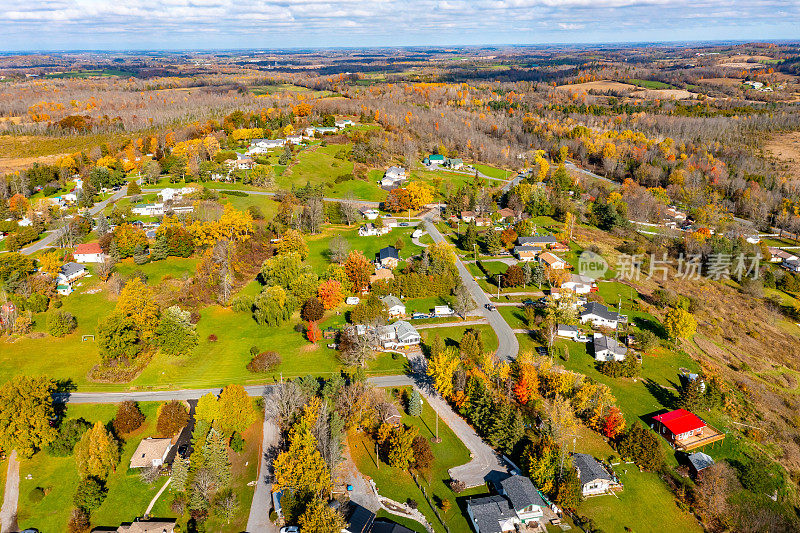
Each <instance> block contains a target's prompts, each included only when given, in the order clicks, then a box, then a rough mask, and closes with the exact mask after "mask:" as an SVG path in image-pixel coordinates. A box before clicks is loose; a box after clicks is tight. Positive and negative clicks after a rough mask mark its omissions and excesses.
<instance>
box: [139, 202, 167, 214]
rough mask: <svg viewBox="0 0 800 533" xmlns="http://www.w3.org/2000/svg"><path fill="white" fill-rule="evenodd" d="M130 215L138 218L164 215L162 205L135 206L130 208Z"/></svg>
mask: <svg viewBox="0 0 800 533" xmlns="http://www.w3.org/2000/svg"><path fill="white" fill-rule="evenodd" d="M131 213H133V214H134V215H140V216H151V217H154V216H160V215H163V214H164V204H163V203H152V204H137V205H135V206H133V208H131Z"/></svg>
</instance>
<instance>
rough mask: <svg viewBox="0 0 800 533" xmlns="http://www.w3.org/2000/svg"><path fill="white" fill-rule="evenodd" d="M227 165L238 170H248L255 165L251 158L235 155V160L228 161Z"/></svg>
mask: <svg viewBox="0 0 800 533" xmlns="http://www.w3.org/2000/svg"><path fill="white" fill-rule="evenodd" d="M227 163H228V164H229V165H232V166H233V167H234V168H237V169H239V170H250V169H252V168H253V165H254V164H255V163H254V161H253V158H252V157H250V156H249V155H244V154H236V160H229V161H227Z"/></svg>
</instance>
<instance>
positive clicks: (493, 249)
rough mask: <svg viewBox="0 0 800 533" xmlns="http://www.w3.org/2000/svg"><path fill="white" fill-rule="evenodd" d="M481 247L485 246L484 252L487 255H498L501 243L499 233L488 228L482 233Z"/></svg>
mask: <svg viewBox="0 0 800 533" xmlns="http://www.w3.org/2000/svg"><path fill="white" fill-rule="evenodd" d="M483 247H484V248H486V252H487V253H488V254H489V255H498V254H499V253H500V252H502V251H503V243H502V242H500V234H499V233H497V232H496V231H494V229H492V228H489V230H488V231H487V232H486V233H484V234H483Z"/></svg>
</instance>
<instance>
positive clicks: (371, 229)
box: [358, 222, 391, 237]
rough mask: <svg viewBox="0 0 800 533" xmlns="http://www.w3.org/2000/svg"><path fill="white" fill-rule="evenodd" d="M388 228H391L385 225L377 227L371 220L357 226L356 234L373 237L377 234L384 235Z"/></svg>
mask: <svg viewBox="0 0 800 533" xmlns="http://www.w3.org/2000/svg"><path fill="white" fill-rule="evenodd" d="M390 229H391V228H388V227H386V226H382V227H380V228H379V227H378V226H376V225H375V224H373V223H372V222H368V223H367V224H364V225H363V226H361V227H360V228H358V235H359V237H375V236H377V235H386V234H387V233H389V230H390Z"/></svg>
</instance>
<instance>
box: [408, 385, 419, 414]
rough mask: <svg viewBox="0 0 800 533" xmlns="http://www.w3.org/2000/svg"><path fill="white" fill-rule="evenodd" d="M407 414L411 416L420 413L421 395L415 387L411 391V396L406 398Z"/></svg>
mask: <svg viewBox="0 0 800 533" xmlns="http://www.w3.org/2000/svg"><path fill="white" fill-rule="evenodd" d="M408 414H410V415H411V416H420V415H421V414H422V397H421V396H420V394H419V391H418V390H417V389H414V390H413V391H412V392H411V397H410V398H409V399H408Z"/></svg>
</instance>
